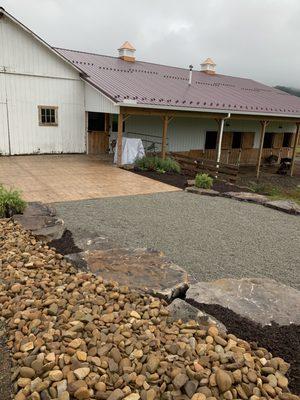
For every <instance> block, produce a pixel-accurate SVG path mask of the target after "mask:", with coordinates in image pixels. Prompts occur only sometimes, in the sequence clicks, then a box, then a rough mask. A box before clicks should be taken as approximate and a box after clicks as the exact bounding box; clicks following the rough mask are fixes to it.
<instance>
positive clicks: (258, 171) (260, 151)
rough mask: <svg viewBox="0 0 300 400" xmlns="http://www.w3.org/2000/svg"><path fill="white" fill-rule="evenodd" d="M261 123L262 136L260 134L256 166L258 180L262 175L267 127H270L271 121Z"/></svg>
mask: <svg viewBox="0 0 300 400" xmlns="http://www.w3.org/2000/svg"><path fill="white" fill-rule="evenodd" d="M260 123H261V134H260V144H259V151H258V157H257V165H256V179H258V178H259V174H260V164H261V156H262V151H263V146H264V139H265V133H266V127H267V126H268V124H269V121H260Z"/></svg>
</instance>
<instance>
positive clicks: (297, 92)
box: [275, 85, 300, 97]
mask: <svg viewBox="0 0 300 400" xmlns="http://www.w3.org/2000/svg"><path fill="white" fill-rule="evenodd" d="M275 89H279V90H282V91H283V92H286V93H289V94H292V95H294V96H298V97H300V89H295V88H291V87H287V86H280V85H277V86H275Z"/></svg>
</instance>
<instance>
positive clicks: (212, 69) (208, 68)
mask: <svg viewBox="0 0 300 400" xmlns="http://www.w3.org/2000/svg"><path fill="white" fill-rule="evenodd" d="M216 65H217V64H215V63H214V62H213V60H212V59H211V58H207V59H206V60H205V61H203V63H202V64H201V71H202V72H205V73H206V74H211V75H213V74H215V73H216Z"/></svg>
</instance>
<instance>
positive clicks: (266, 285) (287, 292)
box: [186, 278, 300, 326]
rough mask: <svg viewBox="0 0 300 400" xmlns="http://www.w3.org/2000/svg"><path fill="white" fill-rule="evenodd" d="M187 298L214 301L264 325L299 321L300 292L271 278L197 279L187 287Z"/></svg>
mask: <svg viewBox="0 0 300 400" xmlns="http://www.w3.org/2000/svg"><path fill="white" fill-rule="evenodd" d="M186 300H187V301H188V302H191V303H192V304H194V305H197V307H198V306H199V308H201V304H217V305H219V306H222V307H226V308H229V309H230V310H232V311H233V312H235V313H236V314H239V315H241V316H243V317H245V318H248V319H250V320H251V321H254V322H257V323H259V324H261V325H262V326H264V325H269V324H271V322H272V321H274V322H276V323H277V324H279V325H289V324H291V323H294V324H299V323H300V313H299V312H298V310H299V307H300V292H299V291H298V290H296V289H294V288H291V287H288V286H286V285H283V284H280V283H278V282H276V281H274V280H272V279H263V278H261V279H260V278H244V279H229V278H228V279H219V280H216V281H211V282H198V283H196V284H193V285H191V286H190V287H189V289H188V290H187V293H186Z"/></svg>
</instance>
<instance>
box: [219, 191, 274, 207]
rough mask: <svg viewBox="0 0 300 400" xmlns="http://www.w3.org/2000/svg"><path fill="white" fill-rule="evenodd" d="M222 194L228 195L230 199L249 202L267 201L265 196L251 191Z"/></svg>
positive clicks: (262, 202)
mask: <svg viewBox="0 0 300 400" xmlns="http://www.w3.org/2000/svg"><path fill="white" fill-rule="evenodd" d="M223 196H225V197H229V198H231V199H235V200H240V201H248V202H250V203H257V204H265V203H266V202H267V201H268V197H267V196H263V195H262V194H258V193H252V192H226V193H223Z"/></svg>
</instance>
